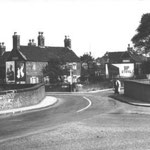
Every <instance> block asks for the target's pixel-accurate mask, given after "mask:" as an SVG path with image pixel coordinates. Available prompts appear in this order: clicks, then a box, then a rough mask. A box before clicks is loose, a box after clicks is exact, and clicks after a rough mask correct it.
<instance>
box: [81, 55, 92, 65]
mask: <svg viewBox="0 0 150 150" xmlns="http://www.w3.org/2000/svg"><path fill="white" fill-rule="evenodd" d="M80 60H81V61H82V62H86V63H88V62H90V61H93V60H94V58H93V57H92V56H91V53H89V54H88V53H86V54H83V56H81V57H80Z"/></svg>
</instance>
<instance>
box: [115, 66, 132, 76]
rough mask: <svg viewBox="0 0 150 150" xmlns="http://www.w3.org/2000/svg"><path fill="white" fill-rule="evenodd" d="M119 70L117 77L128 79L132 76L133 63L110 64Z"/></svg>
mask: <svg viewBox="0 0 150 150" xmlns="http://www.w3.org/2000/svg"><path fill="white" fill-rule="evenodd" d="M112 65H113V66H116V67H118V68H119V75H120V77H122V78H130V77H133V76H134V63H122V64H112Z"/></svg>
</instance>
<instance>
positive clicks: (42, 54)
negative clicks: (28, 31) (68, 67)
mask: <svg viewBox="0 0 150 150" xmlns="http://www.w3.org/2000/svg"><path fill="white" fill-rule="evenodd" d="M19 52H20V53H21V55H22V56H23V57H24V58H25V59H26V60H29V61H40V62H47V61H49V60H50V59H52V58H53V59H55V58H59V59H63V60H64V61H66V62H79V61H80V59H79V57H78V56H77V55H76V54H75V53H74V52H73V51H72V50H70V49H68V48H66V47H44V48H40V47H37V46H20V50H19Z"/></svg>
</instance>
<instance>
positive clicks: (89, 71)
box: [80, 53, 96, 81]
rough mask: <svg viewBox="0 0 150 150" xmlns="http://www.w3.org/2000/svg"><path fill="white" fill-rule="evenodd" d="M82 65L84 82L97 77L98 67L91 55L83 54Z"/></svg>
mask: <svg viewBox="0 0 150 150" xmlns="http://www.w3.org/2000/svg"><path fill="white" fill-rule="evenodd" d="M80 60H81V63H82V69H81V78H82V80H87V81H92V80H93V79H94V77H95V70H96V65H95V62H94V58H93V57H92V56H91V53H89V54H88V53H86V54H83V56H81V57H80Z"/></svg>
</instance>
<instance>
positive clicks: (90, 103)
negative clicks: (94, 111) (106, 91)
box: [77, 97, 92, 112]
mask: <svg viewBox="0 0 150 150" xmlns="http://www.w3.org/2000/svg"><path fill="white" fill-rule="evenodd" d="M83 98H84V99H86V100H87V101H88V102H89V104H88V105H87V106H86V107H84V108H82V109H80V110H78V111H77V112H81V111H83V110H86V109H88V108H89V107H90V106H91V105H92V102H91V100H89V99H88V98H87V97H83Z"/></svg>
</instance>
